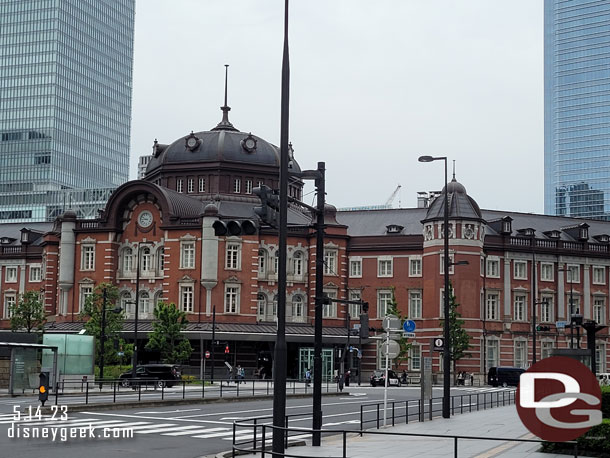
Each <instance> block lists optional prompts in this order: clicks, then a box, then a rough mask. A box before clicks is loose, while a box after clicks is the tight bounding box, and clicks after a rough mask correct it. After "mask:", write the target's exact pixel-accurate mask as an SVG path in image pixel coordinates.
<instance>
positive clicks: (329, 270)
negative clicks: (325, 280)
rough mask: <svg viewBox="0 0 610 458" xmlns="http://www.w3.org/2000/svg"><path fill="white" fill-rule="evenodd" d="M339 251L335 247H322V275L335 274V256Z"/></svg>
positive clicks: (337, 255)
mask: <svg viewBox="0 0 610 458" xmlns="http://www.w3.org/2000/svg"><path fill="white" fill-rule="evenodd" d="M338 257H339V251H338V250H337V249H336V248H324V275H329V276H337V258H338Z"/></svg>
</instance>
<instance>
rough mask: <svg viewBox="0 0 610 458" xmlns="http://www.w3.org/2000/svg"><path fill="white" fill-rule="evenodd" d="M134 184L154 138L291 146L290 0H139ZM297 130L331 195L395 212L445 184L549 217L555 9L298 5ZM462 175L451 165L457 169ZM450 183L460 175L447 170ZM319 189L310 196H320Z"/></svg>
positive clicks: (515, 3)
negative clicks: (548, 59) (549, 83)
mask: <svg viewBox="0 0 610 458" xmlns="http://www.w3.org/2000/svg"><path fill="white" fill-rule="evenodd" d="M136 5H137V6H136V34H135V57H134V60H135V63H134V86H133V115H132V142H131V155H132V161H131V177H132V178H135V175H136V164H137V158H138V156H140V155H142V154H150V152H151V146H152V143H153V140H154V139H155V138H157V139H158V140H159V142H160V143H171V142H173V141H175V140H176V139H178V138H179V137H181V136H183V135H187V134H188V133H190V132H191V130H193V131H195V132H197V131H202V130H209V129H211V128H212V127H214V126H215V125H216V124H217V123H218V122H219V121H220V119H221V112H220V109H219V107H220V106H221V105H222V102H223V89H224V88H223V85H224V66H223V65H224V64H230V67H229V106H230V107H231V112H230V116H229V119H230V121H231V122H232V123H233V125H234V126H235V127H236V128H238V129H239V130H241V131H244V132H252V133H253V134H255V135H258V136H260V137H262V138H264V139H265V140H267V141H269V142H271V143H273V144H276V145H278V144H279V136H280V81H281V62H282V40H283V9H284V8H283V5H284V1H283V0H222V1H219V0H136ZM289 44H290V69H291V82H290V139H291V141H292V143H293V146H294V150H295V157H296V159H297V161H298V162H299V164H300V165H301V167H302V168H303V169H310V168H315V167H316V164H317V162H318V161H325V162H326V167H327V185H326V186H327V193H328V197H327V199H328V201H329V202H330V203H332V204H334V205H336V206H338V207H345V206H359V205H378V204H383V203H385V202H386V200H387V199H388V198H389V197H390V195H391V194H392V192H393V191H394V189H395V188H396V186H397V185H398V184H400V185H402V189H401V192H400V194H399V196H398V197H397V198H396V200H395V201H394V206H395V207H397V206H398V204H399V198H400V203H401V206H402V207H414V206H416V193H417V191H429V190H438V189H440V188H441V187H442V185H443V167H442V163H441V162H437V163H432V164H422V163H419V162H417V158H418V156H420V155H424V154H425V155H428V154H429V155H438V156H443V155H444V156H447V157H448V158H449V159H450V161H451V160H456V170H457V173H456V178H457V180H458V181H460V182H461V183H462V184H464V186H465V187H466V189H467V191H468V193H469V194H470V196H472V197H473V198H474V199H475V200H476V201H477V202H478V203H479V205H480V206H481V208H486V209H498V210H512V211H523V212H534V213H542V211H543V2H542V1H535V0H511V1H510V2H507V1H504V0H375V1H371V0H292V1H291V5H290V31H289ZM450 168H451V162H450ZM449 173H450V177H451V169H450V171H449ZM312 197H313V196H312V195H309V196H307V197H306V198H305V199H304V200H305V201H306V202H308V203H311V199H312Z"/></svg>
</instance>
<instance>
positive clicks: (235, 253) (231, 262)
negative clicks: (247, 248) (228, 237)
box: [225, 241, 241, 270]
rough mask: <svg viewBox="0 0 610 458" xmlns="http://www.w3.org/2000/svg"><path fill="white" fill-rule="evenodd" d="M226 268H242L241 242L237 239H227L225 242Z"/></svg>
mask: <svg viewBox="0 0 610 458" xmlns="http://www.w3.org/2000/svg"><path fill="white" fill-rule="evenodd" d="M225 269H226V270H240V269H241V243H239V242H235V241H227V243H226V244H225Z"/></svg>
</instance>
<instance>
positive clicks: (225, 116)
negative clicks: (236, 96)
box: [212, 64, 237, 131]
mask: <svg viewBox="0 0 610 458" xmlns="http://www.w3.org/2000/svg"><path fill="white" fill-rule="evenodd" d="M228 81H229V64H225V104H224V105H223V106H222V107H220V109H221V110H222V121H220V122H219V123H218V125H217V126H216V127H214V128H213V129H212V130H234V131H237V129H236V128H235V127H233V124H231V123H230V122H229V111H231V107H229V106H228V105H227V87H228Z"/></svg>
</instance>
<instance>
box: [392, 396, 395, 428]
mask: <svg viewBox="0 0 610 458" xmlns="http://www.w3.org/2000/svg"><path fill="white" fill-rule="evenodd" d="M392 426H395V424H394V401H392Z"/></svg>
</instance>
